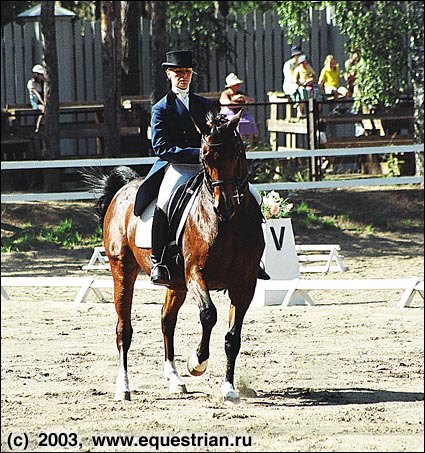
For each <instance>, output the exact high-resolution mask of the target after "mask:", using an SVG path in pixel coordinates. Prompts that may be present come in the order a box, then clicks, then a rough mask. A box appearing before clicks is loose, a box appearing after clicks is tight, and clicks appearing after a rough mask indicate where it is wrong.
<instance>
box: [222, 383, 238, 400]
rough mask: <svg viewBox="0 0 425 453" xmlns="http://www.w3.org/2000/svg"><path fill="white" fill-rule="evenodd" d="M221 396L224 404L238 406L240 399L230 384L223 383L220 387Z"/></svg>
mask: <svg viewBox="0 0 425 453" xmlns="http://www.w3.org/2000/svg"><path fill="white" fill-rule="evenodd" d="M221 394H222V395H223V401H224V402H225V403H231V404H239V403H240V402H241V399H240V397H239V395H238V393H237V392H236V391H235V389H234V388H233V385H232V384H230V382H223V384H222V385H221Z"/></svg>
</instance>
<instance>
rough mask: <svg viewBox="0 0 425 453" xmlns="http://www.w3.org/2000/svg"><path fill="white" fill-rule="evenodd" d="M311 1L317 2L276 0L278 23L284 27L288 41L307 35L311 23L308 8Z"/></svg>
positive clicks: (309, 8)
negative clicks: (284, 0) (281, 0)
mask: <svg viewBox="0 0 425 453" xmlns="http://www.w3.org/2000/svg"><path fill="white" fill-rule="evenodd" d="M313 3H317V2H311V1H298V2H276V11H277V13H278V14H279V23H280V25H281V26H282V28H284V29H285V31H286V36H287V38H288V41H289V42H290V43H292V42H294V40H295V39H297V38H301V39H306V38H307V37H308V31H309V29H310V24H311V19H310V10H311V8H312V7H313ZM319 3H320V2H319Z"/></svg>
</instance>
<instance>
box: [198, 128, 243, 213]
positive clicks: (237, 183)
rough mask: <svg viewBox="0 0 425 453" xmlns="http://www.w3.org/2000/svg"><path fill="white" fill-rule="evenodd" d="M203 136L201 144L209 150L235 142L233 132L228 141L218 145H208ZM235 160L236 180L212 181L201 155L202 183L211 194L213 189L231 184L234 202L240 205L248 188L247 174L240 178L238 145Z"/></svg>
mask: <svg viewBox="0 0 425 453" xmlns="http://www.w3.org/2000/svg"><path fill="white" fill-rule="evenodd" d="M204 137H205V136H204V135H203V136H202V138H201V140H202V143H203V144H204V145H206V146H208V147H210V148H218V147H220V146H223V145H224V144H225V143H226V142H228V141H230V140H237V133H236V132H235V131H233V135H232V136H231V137H230V138H229V139H228V140H225V141H223V142H220V143H208V142H207V141H206V140H205V138H204ZM237 149H238V151H237V160H238V174H237V176H236V178H230V179H217V180H213V179H212V178H211V176H210V174H209V173H208V171H207V164H206V162H205V158H204V157H202V154H201V163H202V167H203V170H204V181H205V183H206V186H207V188H208V190H209V192H210V193H211V194H214V188H215V187H221V186H224V185H226V184H232V185H233V186H234V188H235V190H234V194H233V198H234V199H235V201H236V204H238V205H240V204H241V201H242V199H243V197H244V194H245V191H246V188H247V187H248V174H247V175H246V176H245V177H242V176H241V175H242V161H241V151H240V147H239V145H238V146H237Z"/></svg>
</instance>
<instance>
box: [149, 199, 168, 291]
mask: <svg viewBox="0 0 425 453" xmlns="http://www.w3.org/2000/svg"><path fill="white" fill-rule="evenodd" d="M167 239H168V218H167V214H166V213H165V212H164V211H163V210H162V209H161V208H159V207H158V206H157V207H156V208H155V213H154V216H153V221H152V252H151V262H152V271H151V281H152V283H154V284H155V285H166V284H167V283H168V282H169V281H170V275H169V273H168V269H167V268H166V266H164V265H163V264H162V258H163V254H164V249H165V246H166V245H167Z"/></svg>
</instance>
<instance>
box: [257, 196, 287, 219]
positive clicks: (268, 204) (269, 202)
mask: <svg viewBox="0 0 425 453" xmlns="http://www.w3.org/2000/svg"><path fill="white" fill-rule="evenodd" d="M262 195H263V202H262V204H261V211H262V213H263V216H264V217H265V219H266V220H268V219H281V218H283V217H289V215H288V214H289V212H290V211H291V209H292V207H293V206H294V205H293V204H292V203H288V199H287V198H282V197H281V196H280V195H279V194H278V193H277V192H275V191H274V190H272V191H271V192H268V193H266V194H262Z"/></svg>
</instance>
